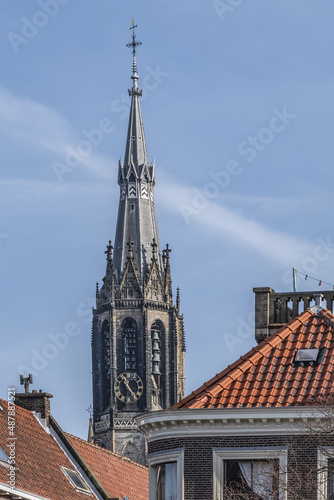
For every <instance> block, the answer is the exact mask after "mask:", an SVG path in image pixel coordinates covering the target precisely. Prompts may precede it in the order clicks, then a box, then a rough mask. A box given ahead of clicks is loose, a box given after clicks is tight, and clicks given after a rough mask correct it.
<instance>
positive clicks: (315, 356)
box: [292, 347, 326, 366]
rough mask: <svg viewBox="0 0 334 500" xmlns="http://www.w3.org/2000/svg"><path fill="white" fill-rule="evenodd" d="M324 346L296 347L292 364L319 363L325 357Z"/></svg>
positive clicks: (309, 364) (306, 364)
mask: <svg viewBox="0 0 334 500" xmlns="http://www.w3.org/2000/svg"><path fill="white" fill-rule="evenodd" d="M325 354H326V348H324V347H323V348H322V349H298V350H297V352H296V355H295V359H294V360H293V363H292V364H293V366H314V365H320V364H321V363H322V362H323V360H324V357H325Z"/></svg>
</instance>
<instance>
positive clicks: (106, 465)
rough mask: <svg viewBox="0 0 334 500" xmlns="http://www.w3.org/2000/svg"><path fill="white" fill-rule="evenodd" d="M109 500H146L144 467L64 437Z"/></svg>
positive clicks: (77, 440)
mask: <svg viewBox="0 0 334 500" xmlns="http://www.w3.org/2000/svg"><path fill="white" fill-rule="evenodd" d="M66 436H67V438H68V439H69V440H70V441H71V443H72V445H73V446H74V447H75V449H76V450H77V452H78V453H79V455H80V457H81V458H82V460H84V462H85V463H86V464H87V465H88V467H89V468H90V470H91V471H92V472H93V474H94V475H95V477H96V478H97V479H98V480H99V481H100V483H101V484H102V485H103V487H104V488H105V489H106V491H107V492H108V493H109V495H110V496H111V497H112V498H122V496H121V495H123V496H125V497H127V498H128V499H129V500H148V497H149V493H148V468H147V467H144V466H143V465H139V464H137V463H135V462H132V460H129V459H128V458H125V457H123V456H122V455H118V454H116V453H113V452H111V451H108V450H106V449H104V448H101V447H100V446H96V445H94V444H91V443H88V442H87V441H84V440H83V439H80V438H77V437H75V436H72V435H70V434H66Z"/></svg>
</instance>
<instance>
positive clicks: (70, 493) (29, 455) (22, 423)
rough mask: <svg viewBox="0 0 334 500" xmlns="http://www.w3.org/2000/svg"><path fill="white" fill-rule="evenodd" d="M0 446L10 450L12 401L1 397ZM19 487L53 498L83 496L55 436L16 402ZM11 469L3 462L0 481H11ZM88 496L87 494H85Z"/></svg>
mask: <svg viewBox="0 0 334 500" xmlns="http://www.w3.org/2000/svg"><path fill="white" fill-rule="evenodd" d="M0 406H1V407H2V408H3V409H2V410H1V409H0V446H1V448H2V449H3V450H4V451H5V453H7V455H8V453H9V451H8V450H9V449H8V447H7V445H8V444H9V443H10V442H11V439H10V438H11V436H10V435H9V431H8V404H7V402H6V401H3V400H2V399H0ZM14 434H15V436H14V437H15V438H16V439H15V455H16V456H15V459H16V467H17V469H16V477H15V482H16V488H18V489H21V490H24V491H26V492H30V493H33V494H35V495H40V496H42V497H46V498H49V499H50V500H64V499H71V500H72V499H73V500H75V499H76V498H77V499H79V498H80V499H81V500H83V498H84V497H83V494H82V493H79V492H77V491H76V490H75V488H74V487H73V486H72V485H71V483H70V482H69V480H68V479H67V477H66V476H65V475H64V473H63V472H62V470H61V468H60V467H61V466H63V467H67V468H68V469H72V470H75V468H74V466H73V464H72V463H71V462H70V460H69V459H68V458H67V456H66V455H65V453H64V452H63V451H62V449H61V448H60V447H59V446H58V444H57V442H56V441H55V439H54V438H53V437H52V436H51V435H50V434H48V433H47V432H46V431H45V429H43V427H42V425H41V424H40V423H39V422H38V420H37V419H36V417H35V416H34V415H33V413H31V412H30V411H28V410H25V409H23V408H20V407H19V406H15V430H14ZM7 474H8V469H7V468H6V467H5V466H3V465H0V482H1V483H5V484H7V485H8V479H9V478H8V475H7ZM85 498H87V495H86V496H85Z"/></svg>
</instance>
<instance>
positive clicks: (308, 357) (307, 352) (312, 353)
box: [295, 349, 319, 361]
mask: <svg viewBox="0 0 334 500" xmlns="http://www.w3.org/2000/svg"><path fill="white" fill-rule="evenodd" d="M318 354H319V349H298V351H297V352H296V357H295V361H317V357H318Z"/></svg>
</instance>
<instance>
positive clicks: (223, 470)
mask: <svg viewBox="0 0 334 500" xmlns="http://www.w3.org/2000/svg"><path fill="white" fill-rule="evenodd" d="M286 466H287V449H286V448H272V447H270V448H266V449H263V448H261V449H259V448H214V449H213V491H214V500H230V499H236V498H237V499H238V500H239V499H240V500H241V499H242V500H283V499H286V488H285V484H286V468H287V467H286Z"/></svg>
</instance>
